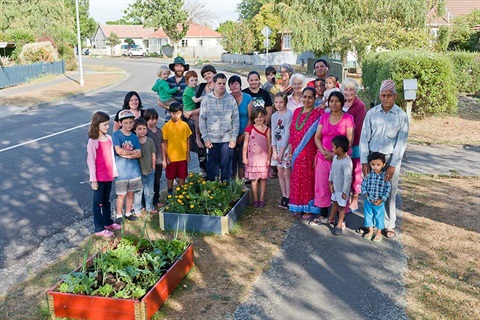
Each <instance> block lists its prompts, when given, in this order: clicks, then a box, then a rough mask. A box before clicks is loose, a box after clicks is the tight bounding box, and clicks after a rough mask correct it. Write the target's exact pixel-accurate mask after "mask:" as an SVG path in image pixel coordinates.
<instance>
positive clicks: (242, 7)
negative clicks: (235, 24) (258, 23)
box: [236, 0, 268, 22]
mask: <svg viewBox="0 0 480 320" xmlns="http://www.w3.org/2000/svg"><path fill="white" fill-rule="evenodd" d="M267 2H268V0H242V1H240V3H239V4H237V10H236V11H237V12H238V18H239V19H240V20H243V21H247V22H250V21H251V20H252V19H253V17H255V16H256V15H257V14H258V13H259V12H260V8H261V7H262V6H263V5H264V4H265V3H267Z"/></svg>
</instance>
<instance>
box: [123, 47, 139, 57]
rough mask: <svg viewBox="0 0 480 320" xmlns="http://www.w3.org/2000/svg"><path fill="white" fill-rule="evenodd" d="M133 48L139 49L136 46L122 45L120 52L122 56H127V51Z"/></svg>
mask: <svg viewBox="0 0 480 320" xmlns="http://www.w3.org/2000/svg"><path fill="white" fill-rule="evenodd" d="M133 48H141V47H140V46H139V45H138V44H132V45H128V44H122V45H121V46H120V50H122V56H127V55H128V50H129V49H133Z"/></svg>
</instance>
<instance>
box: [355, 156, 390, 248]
mask: <svg viewBox="0 0 480 320" xmlns="http://www.w3.org/2000/svg"><path fill="white" fill-rule="evenodd" d="M385 162H386V160H385V155H384V154H382V153H379V152H373V153H371V154H370V155H369V156H368V164H369V165H370V168H371V170H370V173H369V174H368V175H367V176H366V177H365V178H364V179H363V181H362V194H363V196H364V197H365V201H364V204H363V214H364V216H365V222H364V226H365V228H366V229H368V232H366V233H365V234H364V235H363V238H364V239H366V240H373V242H380V241H382V239H383V235H382V230H383V229H384V228H385V201H386V200H387V199H388V197H389V195H390V191H391V189H392V186H391V184H390V182H389V181H385V171H384V170H383V169H384V168H385ZM374 226H375V227H376V228H377V231H376V233H375V235H374V234H373V227H374Z"/></svg>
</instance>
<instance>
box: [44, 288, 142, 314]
mask: <svg viewBox="0 0 480 320" xmlns="http://www.w3.org/2000/svg"><path fill="white" fill-rule="evenodd" d="M48 294H49V295H51V296H52V298H53V299H50V302H52V301H51V300H53V309H54V316H56V317H61V318H69V319H89V320H102V319H112V320H113V319H119V320H135V319H136V318H135V303H138V300H130V299H114V298H105V297H97V296H86V295H81V294H71V293H62V292H48ZM52 316H53V315H52Z"/></svg>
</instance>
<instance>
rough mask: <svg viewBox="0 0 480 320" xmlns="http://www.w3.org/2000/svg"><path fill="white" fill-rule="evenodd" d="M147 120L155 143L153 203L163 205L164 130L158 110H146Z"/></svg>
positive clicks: (148, 133) (149, 133)
mask: <svg viewBox="0 0 480 320" xmlns="http://www.w3.org/2000/svg"><path fill="white" fill-rule="evenodd" d="M143 118H144V119H145V121H147V137H149V138H151V139H152V140H153V144H154V145H155V159H156V163H155V177H154V179H153V205H154V206H159V207H161V203H160V179H161V178H162V171H163V164H162V163H163V152H162V149H163V135H162V130H160V128H158V127H157V123H158V112H157V110H155V109H153V108H151V109H147V110H145V114H144V115H143Z"/></svg>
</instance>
